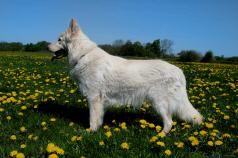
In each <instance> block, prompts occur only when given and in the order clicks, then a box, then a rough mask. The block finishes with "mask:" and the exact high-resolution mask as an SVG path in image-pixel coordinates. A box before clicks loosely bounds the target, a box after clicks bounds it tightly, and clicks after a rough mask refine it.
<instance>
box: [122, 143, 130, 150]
mask: <svg viewBox="0 0 238 158" xmlns="http://www.w3.org/2000/svg"><path fill="white" fill-rule="evenodd" d="M121 148H122V149H125V150H128V149H129V145H128V143H127V142H123V143H121Z"/></svg>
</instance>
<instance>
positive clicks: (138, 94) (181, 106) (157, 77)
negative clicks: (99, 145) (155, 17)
mask: <svg viewBox="0 0 238 158" xmlns="http://www.w3.org/2000/svg"><path fill="white" fill-rule="evenodd" d="M49 50H50V51H52V52H54V56H53V58H52V60H54V59H60V58H62V57H64V56H68V60H69V65H70V69H71V70H70V74H71V75H72V76H73V78H74V80H75V81H76V82H77V84H78V85H79V87H80V90H81V92H82V93H83V94H84V95H85V96H87V99H88V102H89V108H90V128H91V129H92V130H93V131H96V130H97V129H98V128H99V127H100V126H101V125H102V123H103V116H104V112H105V109H106V108H107V107H109V106H113V105H114V106H118V105H132V106H134V107H136V106H140V105H142V103H143V101H144V100H149V101H150V102H151V103H152V106H153V107H154V109H155V110H156V111H157V112H158V113H159V114H160V115H161V117H162V119H163V125H164V127H163V132H165V133H168V132H169V131H170V129H171V127H172V115H173V114H174V115H177V116H178V117H179V118H180V119H182V120H185V121H190V122H193V123H196V124H200V123H201V122H202V120H203V117H202V116H201V115H200V113H199V112H198V111H197V110H196V109H195V108H194V107H193V106H192V104H191V103H190V102H189V100H188V96H187V92H186V80H185V77H184V74H183V72H182V70H181V69H179V68H178V67H176V66H174V65H171V64H169V63H167V62H165V61H161V60H127V59H123V58H120V57H117V56H112V55H110V54H108V53H107V52H105V51H104V50H102V49H101V48H99V47H98V46H97V45H96V44H95V43H94V42H92V41H91V40H90V39H89V38H88V37H87V36H86V35H85V34H84V33H83V32H82V30H81V29H80V28H79V27H78V25H77V22H76V21H75V20H74V19H72V20H71V22H70V25H69V28H68V30H67V31H66V32H64V33H63V34H61V35H60V37H59V38H58V41H57V42H56V43H52V44H50V45H49Z"/></svg>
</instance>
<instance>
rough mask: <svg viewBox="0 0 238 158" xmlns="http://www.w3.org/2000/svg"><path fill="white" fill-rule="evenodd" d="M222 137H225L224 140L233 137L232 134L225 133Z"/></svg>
mask: <svg viewBox="0 0 238 158" xmlns="http://www.w3.org/2000/svg"><path fill="white" fill-rule="evenodd" d="M222 137H223V138H230V137H231V135H230V134H228V133H224V134H223V135H222Z"/></svg>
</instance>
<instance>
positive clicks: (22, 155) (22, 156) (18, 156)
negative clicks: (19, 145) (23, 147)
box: [16, 153, 25, 158]
mask: <svg viewBox="0 0 238 158" xmlns="http://www.w3.org/2000/svg"><path fill="white" fill-rule="evenodd" d="M16 158H25V155H24V154H23V153H17V155H16Z"/></svg>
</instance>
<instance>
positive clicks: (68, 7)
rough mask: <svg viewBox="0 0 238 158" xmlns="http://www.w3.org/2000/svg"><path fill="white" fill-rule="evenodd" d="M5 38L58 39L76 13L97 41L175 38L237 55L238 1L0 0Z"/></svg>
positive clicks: (179, 46)
mask: <svg viewBox="0 0 238 158" xmlns="http://www.w3.org/2000/svg"><path fill="white" fill-rule="evenodd" d="M0 6H1V9H0V41H8V42H12V41H19V42H23V43H29V42H33V43H35V42H37V41H41V40H46V41H54V40H56V38H57V36H58V35H59V33H61V32H63V31H65V30H66V28H67V27H68V24H69V21H70V19H71V18H72V17H74V18H75V19H77V20H78V22H79V25H80V26H81V28H82V30H83V31H84V32H85V33H86V34H87V35H88V36H89V37H90V38H91V39H92V40H94V41H95V42H97V43H98V44H105V43H112V42H113V41H114V40H116V39H123V40H132V41H141V42H143V43H145V42H151V41H153V40H155V39H158V38H160V39H165V38H167V39H170V40H172V41H173V42H174V45H173V50H174V53H177V52H179V51H181V50H184V49H194V50H198V51H200V52H202V53H204V52H205V51H207V50H213V51H214V52H215V54H216V55H225V56H235V55H236V56H238V0H226V1H225V0H114V1H113V0H84V1H82V0H38V1H36V0H0Z"/></svg>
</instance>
